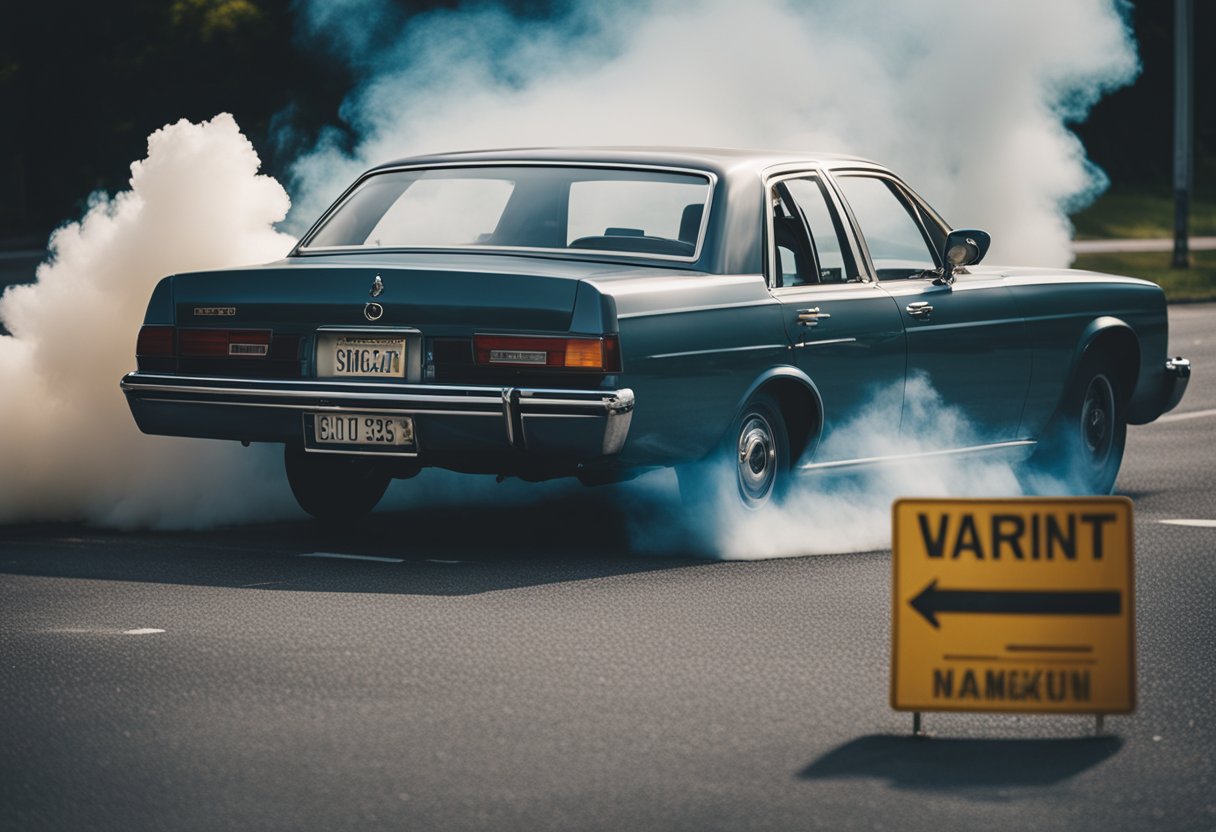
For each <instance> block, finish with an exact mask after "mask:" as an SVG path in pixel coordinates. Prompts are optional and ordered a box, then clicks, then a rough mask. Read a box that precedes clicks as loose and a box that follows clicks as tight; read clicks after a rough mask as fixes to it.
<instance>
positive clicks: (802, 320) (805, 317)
mask: <svg viewBox="0 0 1216 832" xmlns="http://www.w3.org/2000/svg"><path fill="white" fill-rule="evenodd" d="M830 317H832V316H831V315H829V314H828V313H827V312H820V311H819V307H818V306H816V307H814V308H813V309H799V310H798V325H799V326H818V325H819V322H820V321H822V320H825V319H827V318H830Z"/></svg>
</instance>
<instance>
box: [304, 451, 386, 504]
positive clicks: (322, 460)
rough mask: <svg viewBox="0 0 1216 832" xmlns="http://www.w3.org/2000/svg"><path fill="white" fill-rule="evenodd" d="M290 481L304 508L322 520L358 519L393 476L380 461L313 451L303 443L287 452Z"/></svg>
mask: <svg viewBox="0 0 1216 832" xmlns="http://www.w3.org/2000/svg"><path fill="white" fill-rule="evenodd" d="M283 462H284V466H285V467H286V469H287V482H288V484H289V485H290V486H291V493H292V494H293V495H294V496H295V498H296V502H297V503H299V504H300V508H302V509H304V510H305V511H307V512H308V513H309V514H311V515H312V516H313V517H315V518H317V519H318V520H322V521H325V522H328V523H342V522H346V521H350V520H358V519H359V518H360V517H363V516H364V515H366V514H367V513H368V512H370V511H371V510H372V509H373V508H375V507H376V503H378V502H380V498H381V497H383V496H384V492H385V490H386V489H387V488H388V483H389V480H390V479H391V476H390V473H389V471H388V470H387V469H386V468H384V467H383V466H382V465H380V464H379V462H378V461H377V460H371V459H367V458H366V457H359V456H343V455H341V454H310V453H308V452H306V451H305V450H304V449H303V448H302V447H300V446H299V445H288V446H287V447H286V449H285V451H284V453H283Z"/></svg>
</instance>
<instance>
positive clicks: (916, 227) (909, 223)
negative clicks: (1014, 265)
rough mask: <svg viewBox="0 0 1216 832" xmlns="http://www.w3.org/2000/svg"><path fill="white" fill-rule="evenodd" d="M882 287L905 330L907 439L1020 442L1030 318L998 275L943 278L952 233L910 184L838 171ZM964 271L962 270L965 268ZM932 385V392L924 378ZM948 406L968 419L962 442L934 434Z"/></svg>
mask: <svg viewBox="0 0 1216 832" xmlns="http://www.w3.org/2000/svg"><path fill="white" fill-rule="evenodd" d="M832 179H833V181H834V182H835V184H836V186H837V187H838V188H839V189H840V191H841V193H842V194H843V196H844V199H845V202H846V203H847V206H848V209H849V212H850V213H851V215H852V217H853V220H854V223H855V227H856V228H857V229H859V237H860V238H861V242H862V246H863V249H864V250H865V256H866V257H867V258H868V260H869V263H870V268H871V269H872V273H873V275H874V276H875V277H876V278H877V279H878V283H879V286H880V287H881V288H882V289H883V290H884V291H885V292H886V293H887V294H888V295H889V296H890V297H892V298H893V299H894V300H895V302H896V304H897V307H898V309H899V313H900V314H901V316H902V318H903V325H904V331H905V332H906V334H907V349H908V387H907V388H906V394H905V397H904V408H903V411H904V412H903V419H902V420H901V433H902V434H903V435H905V436H915V437H916V438H918V439H924V438H925V437H937V438H938V439H940V441H941V444H969V445H970V444H986V443H992V442H1002V441H1007V440H1012V439H1018V438H1020V437H1019V436H1018V430H1019V426H1020V423H1021V419H1022V409H1023V406H1024V405H1025V401H1026V392H1027V389H1028V386H1029V383H1030V366H1031V356H1032V350H1031V345H1030V344H1029V341H1028V332H1027V327H1026V322H1025V320H1024V319H1023V318H1022V316H1021V314H1020V313H1019V312H1018V310H1017V308H1016V305H1015V303H1014V300H1013V296H1012V293H1011V292H1010V291H1009V289H1008V287H1007V286H1005V285H1004V283H1003V282H1002V280H1001V278H1000V277H989V276H977V275H971V274H966V273H959V274H957V276H956V277H955V280H954V281H953V283H944V282H942V281H940V280H938V279H937V278H939V277H940V271H937V270H938V268H939V266H940V265H941V263H940V256H939V254H938V251H939V250H940V248H941V244H942V242H943V241H944V239H945V234H946V233H947V230H946V229H945V228H944V227H943V226H942V225H941V224H939V222H938V221H937V219H936V217H935V216H934V215H933V214H932V213H931V211H930V210H929V209H928V208H927V207H926V206H925V205H924V204H923V203H922V202H921V201H920V200H919V199H917V198H916V197H915V195H913V194H912V193H911V191H910V190H908V189H907V188H906V187H905V186H904V185H903V183H901V182H899V181H898V180H896V179H895V178H894V177H891V176H889V175H887V174H885V173H879V172H876V171H868V170H857V171H839V172H834V173H833V176H832ZM963 271H964V270H960V272H963ZM921 379H923V380H924V381H927V382H928V385H929V387H928V388H927V389H926V388H925V387H924V385H922V384H920V383H919V382H920V380H921ZM936 397H940V402H941V403H942V404H945V405H946V406H948V407H951V408H957V409H958V411H960V412H961V414H962V416H963V417H964V418H965V421H964V422H963V423H962V424H957V423H956V424H955V427H954V430H953V432H954V434H955V435H954V436H947V435H944V434H942V433H934V429H935V428H936V427H939V426H940V427H944V425H938V424H936V423H938V422H940V421H941V418H940V417H941V414H940V412H937V408H936V405H937V403H938V401H939V400H938V399H937V398H936Z"/></svg>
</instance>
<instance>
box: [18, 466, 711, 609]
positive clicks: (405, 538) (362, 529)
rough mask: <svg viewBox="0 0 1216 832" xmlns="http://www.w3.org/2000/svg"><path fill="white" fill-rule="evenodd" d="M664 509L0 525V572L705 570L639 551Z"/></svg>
mask: <svg viewBox="0 0 1216 832" xmlns="http://www.w3.org/2000/svg"><path fill="white" fill-rule="evenodd" d="M668 508H670V507H668V506H664V505H654V506H651V507H645V506H637V505H632V506H629V507H628V508H626V507H622V506H620V505H616V504H614V503H613V502H612V501H611V500H607V501H606V500H603V499H597V498H596V496H595V495H594V494H593V493H591V492H587V494H586V495H584V493H583V492H581V490H580V491H571V492H568V493H566V494H561V495H558V496H555V497H550V498H548V499H544V500H538V501H536V502H534V503H530V504H526V505H520V504H513V505H502V506H495V505H492V504H487V503H481V504H479V505H477V506H476V509H475V510H474V511H470V509H469V508H468V507H467V506H461V505H451V506H443V505H439V506H428V507H425V508H417V509H409V510H398V511H386V512H378V513H375V514H372V515H370V516H368V517H367V518H364V519H363V520H361V521H360V522H358V523H357V524H353V525H349V526H345V527H330V526H325V525H323V524H320V523H317V522H315V521H313V520H311V519H300V520H292V521H284V522H276V523H264V524H257V525H247V526H237V527H227V528H218V529H212V530H207V531H169V532H166V531H132V532H123V531H116V530H111V529H100V528H95V527H90V526H86V525H82V524H35V525H23V526H6V527H4V526H0V574H4V573H7V574H14V575H38V576H46V577H64V578H77V579H85V580H112V581H133V582H154V583H172V584H184V585H207V586H221V587H239V588H257V589H261V590H282V591H314V592H316V591H321V592H369V593H397V594H413V595H470V594H477V593H484V592H492V591H497V590H503V589H512V588H517V587H524V586H535V585H539V584H547V583H558V582H566V581H580V580H592V579H596V578H604V577H609V576H614V575H625V574H632V573H639V572H653V571H660V570H670V569H679V568H686V567H689V566H695V565H705V564H706V562H707V561H708V560H710V559H711V553H710V552H708V551H705V550H697V549H696V548H695V546H693V545H691V544H690V545H689V546H687V547H682V548H679V547H678V548H674V549H673V548H671V547H666V548H665V549H664V550H663V551H662V552H661V553H660V552H652V551H648V550H646V548H645V547H644V546H639V540H638V539H637V537H638V536H637V535H636V534H635V533H634V531H633V530H634V529H635V528H636V523H638V522H639V521H640V520H639V517H638V513H639V511H640V512H641V513H643V514H647V515H648V516H646V517H645V518H644V519H643V520H641V522H644V523H646V524H648V525H650V526H654V525H656V524H660V525H661V524H662V522H663V519H664V518H663V513H664V512H665V511H667V510H668Z"/></svg>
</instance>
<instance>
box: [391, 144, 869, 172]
mask: <svg viewBox="0 0 1216 832" xmlns="http://www.w3.org/2000/svg"><path fill="white" fill-rule="evenodd" d="M495 162H505V163H514V162H527V163H531V164H535V163H538V162H552V163H558V164H570V163H594V164H613V165H616V164H619V165H647V166H657V167H681V168H696V169H704V170H710V171H714V172H717V173H719V174H727V173H737V172H740V171H741V170H749V169H750V170H754V171H756V172H762V171H765V170H768V169H769V168H774V167H780V166H784V165H803V164H805V165H815V166H818V167H825V168H833V167H855V166H859V165H860V166H865V167H881V165H878V164H877V163H875V162H872V161H870V160H868V159H863V158H861V157H859V156H847V155H842V154H839V153H818V152H804V151H791V150H747V149H739V148H721V147H674V146H673V147H663V146H646V147H512V148H498V149H485V150H465V151H458V152H453V153H434V154H427V155H423V156H411V157H406V158H403V159H396V160H394V161H391V162H386V163H384V164H380V165H377V166H376V167H374V168H373V169H372V170H383V169H388V168H398V167H409V166H414V165H442V164H469V163H478V164H484V163H495Z"/></svg>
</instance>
